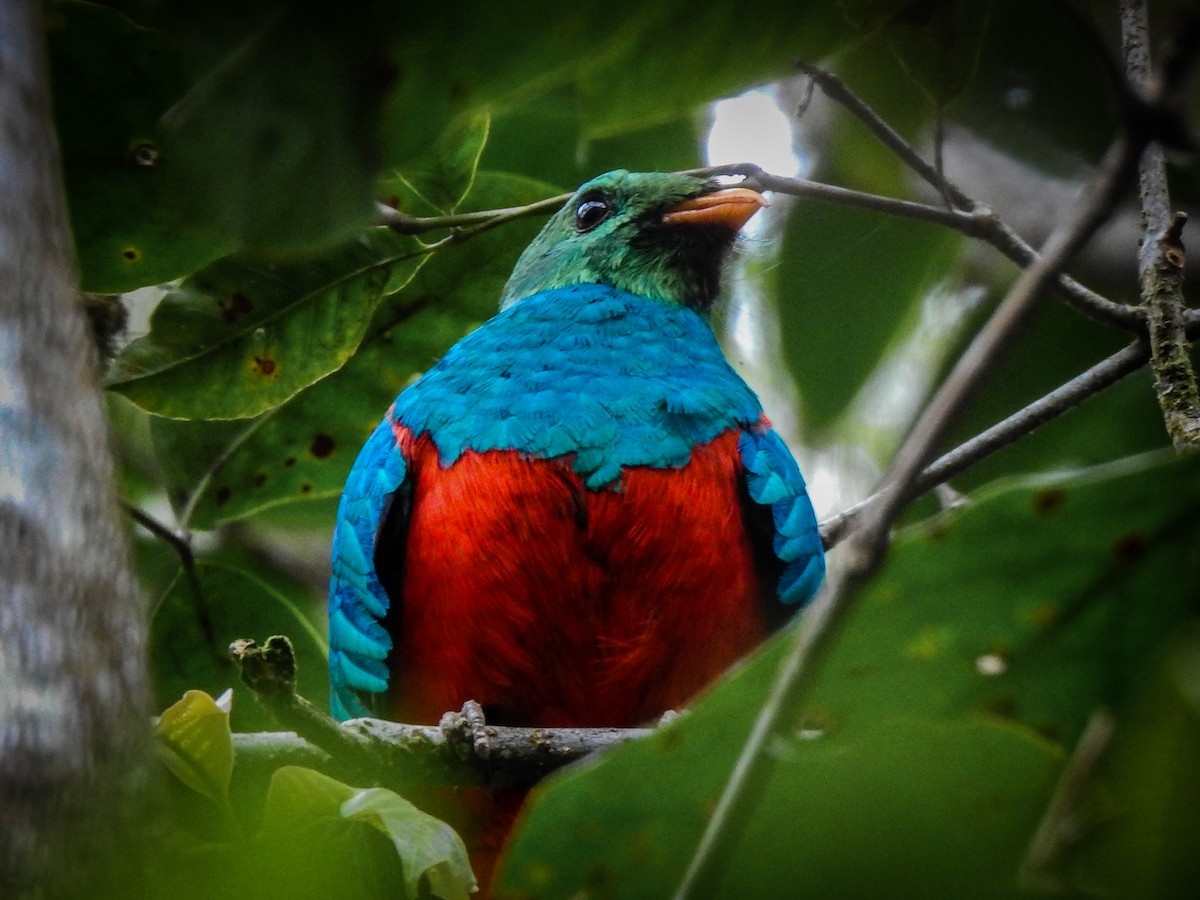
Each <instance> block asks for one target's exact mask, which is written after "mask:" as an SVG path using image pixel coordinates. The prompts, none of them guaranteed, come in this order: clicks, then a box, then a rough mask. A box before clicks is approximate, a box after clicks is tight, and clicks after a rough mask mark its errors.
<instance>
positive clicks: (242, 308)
mask: <svg viewBox="0 0 1200 900" xmlns="http://www.w3.org/2000/svg"><path fill="white" fill-rule="evenodd" d="M427 260H428V256H427V255H425V254H422V253H420V244H419V243H418V241H417V240H416V239H415V238H413V237H408V236H401V235H396V234H393V233H391V232H389V231H386V230H382V229H380V230H375V231H371V232H369V233H367V234H365V235H364V236H363V237H361V238H359V239H356V240H354V241H351V242H348V243H346V244H344V245H342V246H340V247H338V248H336V249H334V250H332V251H329V252H327V253H325V254H324V255H322V256H320V257H318V258H314V259H311V260H308V261H307V262H304V263H293V264H290V265H286V266H285V265H265V264H262V263H255V262H250V261H248V260H240V259H237V258H233V257H230V258H227V259H222V260H219V261H218V262H215V263H213V264H212V265H210V266H208V267H207V268H205V269H203V270H201V271H200V272H198V273H197V274H196V275H194V276H192V277H190V278H187V279H185V280H184V281H183V282H182V283H181V284H180V286H179V287H178V288H176V289H175V290H173V291H172V292H171V293H169V294H168V295H167V296H166V297H165V298H163V300H162V302H161V303H160V304H159V306H158V308H157V309H156V310H155V311H154V315H153V316H152V318H151V320H150V333H149V334H147V335H145V336H144V337H141V338H138V339H137V340H135V341H133V342H132V343H130V344H129V345H128V346H127V347H126V348H125V349H124V351H123V352H122V353H121V354H120V356H118V357H117V360H116V362H115V364H114V367H113V371H112V374H111V376H110V379H109V386H110V388H112V389H113V390H116V391H119V392H120V393H122V394H124V395H125V396H126V397H128V398H129V399H131V400H132V401H133V402H134V403H136V404H138V405H139V406H141V407H142V408H143V409H146V410H148V411H149V412H152V413H155V414H156V415H160V416H169V417H171V418H177V419H240V418H249V417H252V416H255V415H258V414H259V413H261V412H263V411H264V410H267V409H270V408H271V407H273V406H278V405H279V404H281V403H283V402H285V401H286V400H288V399H289V398H291V397H293V396H295V395H296V394H297V393H299V392H300V391H301V390H303V389H304V388H306V387H308V386H309V385H310V384H313V383H314V382H316V381H318V380H319V379H321V378H323V377H324V376H326V375H328V374H329V373H330V372H333V371H336V370H337V369H338V368H340V367H341V366H342V365H344V364H345V362H346V360H348V359H349V358H350V357H351V356H352V355H353V354H354V351H355V350H357V349H358V345H359V343H360V342H361V340H362V338H363V335H364V334H366V331H367V326H368V324H369V323H370V321H371V317H372V315H373V314H374V312H375V309H376V307H377V305H378V304H379V302H380V300H381V299H382V298H384V297H387V296H388V295H390V294H394V293H396V292H397V291H399V290H400V289H402V288H403V287H404V285H405V284H407V283H408V281H409V279H410V278H412V276H413V275H414V274H415V273H416V272H417V270H418V269H420V267H421V266H422V265H423V264H424V263H425V262H426V261H427Z"/></svg>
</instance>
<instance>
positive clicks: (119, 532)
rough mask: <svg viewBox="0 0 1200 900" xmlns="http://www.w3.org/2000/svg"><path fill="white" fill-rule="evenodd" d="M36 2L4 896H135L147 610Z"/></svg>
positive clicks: (15, 346) (18, 255)
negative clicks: (127, 532) (80, 285)
mask: <svg viewBox="0 0 1200 900" xmlns="http://www.w3.org/2000/svg"><path fill="white" fill-rule="evenodd" d="M40 6H41V4H39V3H38V2H37V0H0V896H3V897H6V898H16V897H47V898H49V897H73V896H90V897H95V896H136V894H137V888H136V885H135V884H134V883H130V882H129V881H128V880H127V879H128V877H129V874H130V872H133V871H136V867H135V866H130V867H127V864H128V863H129V862H131V854H130V846H131V844H135V843H136V842H129V841H127V840H124V839H123V838H122V834H123V830H124V827H125V826H127V825H128V823H130V822H133V821H135V820H136V818H137V813H136V811H135V809H136V799H135V798H136V797H137V796H139V795H140V793H141V791H140V785H141V783H142V782H143V780H144V777H145V769H144V768H143V766H142V760H143V758H144V752H145V747H146V732H147V731H148V729H147V719H146V712H147V703H146V697H147V689H146V678H145V675H144V672H143V666H144V620H145V617H144V610H143V609H142V605H141V602H140V600H139V598H138V596H137V592H136V589H135V586H134V583H133V580H132V577H131V574H130V567H129V561H128V557H127V548H126V544H125V538H124V534H123V529H122V522H121V518H120V516H119V513H118V510H117V506H116V500H115V495H114V488H113V464H112V457H111V454H110V452H109V447H108V439H107V432H106V420H105V416H104V411H103V406H102V402H101V394H100V391H99V384H98V366H97V362H96V353H95V348H94V347H93V345H92V342H91V340H90V338H89V336H88V332H87V327H86V324H85V320H84V312H83V307H82V304H81V303H80V300H79V297H78V294H77V291H76V287H75V275H74V266H73V260H72V253H71V242H70V237H69V232H68V228H67V217H66V212H65V207H64V202H63V193H62V186H61V178H60V169H59V156H58V149H57V145H56V141H55V136H54V127H53V117H52V114H51V112H52V111H51V105H50V104H51V101H50V94H49V89H48V82H47V75H46V68H45V60H44V50H43V46H42V34H41V28H40V20H39V19H40V17H39V10H40Z"/></svg>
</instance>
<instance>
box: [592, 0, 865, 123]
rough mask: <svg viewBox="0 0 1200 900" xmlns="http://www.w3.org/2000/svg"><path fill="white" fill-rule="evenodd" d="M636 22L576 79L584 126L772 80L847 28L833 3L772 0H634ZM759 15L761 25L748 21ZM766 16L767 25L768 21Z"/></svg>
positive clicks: (653, 113)
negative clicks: (639, 0) (649, 0)
mask: <svg viewBox="0 0 1200 900" xmlns="http://www.w3.org/2000/svg"><path fill="white" fill-rule="evenodd" d="M632 21H633V22H634V23H636V24H637V25H638V26H639V27H638V28H637V30H636V31H635V33H634V35H633V38H632V40H629V41H627V42H623V43H621V44H619V45H618V46H617V47H616V48H615V49H614V50H613V52H611V53H609V54H607V55H605V56H604V57H603V58H602V59H601V60H600V62H599V63H597V64H596V65H593V66H589V67H587V68H585V69H584V71H583V73H582V74H581V77H580V79H579V93H580V100H581V103H582V107H583V116H584V121H585V128H586V133H587V134H588V135H589V136H591V137H601V136H606V135H613V134H616V133H619V132H621V131H626V130H629V129H633V128H639V127H645V126H647V125H651V124H654V123H657V122H663V121H668V120H670V119H674V118H677V117H679V116H681V115H683V114H685V113H689V112H692V111H694V110H695V109H696V107H698V106H699V105H700V104H702V103H704V102H706V101H709V100H715V99H717V98H719V97H724V96H728V95H731V94H735V93H738V92H740V91H742V90H745V89H746V88H749V87H752V86H755V85H759V84H764V83H766V82H768V81H775V80H777V79H779V78H782V77H784V76H786V75H788V74H790V73H791V72H792V60H793V59H795V58H796V57H797V56H802V57H806V58H809V59H819V58H821V57H823V56H825V55H827V54H829V53H832V52H835V51H836V50H837V49H838V48H839V47H840V46H841V45H842V44H843V43H844V42H845V41H847V40H849V39H851V38H852V37H854V32H853V31H852V30H851V29H850V28H849V26H848V25H847V24H846V22H845V20H844V19H843V17H842V15H841V12H840V11H839V10H838V8H837V6H836V5H835V4H833V3H790V4H782V5H781V4H779V3H775V2H772V0H749V2H747V0H743V2H738V3H731V2H723V3H705V4H697V3H691V2H683V0H675V2H671V3H658V4H654V5H652V6H646V5H644V4H643V5H641V6H640V7H639V8H638V15H637V16H636V17H634V18H633V19H632ZM756 22H761V23H763V27H756V26H752V25H750V24H749V23H756ZM767 23H769V25H768V24H767Z"/></svg>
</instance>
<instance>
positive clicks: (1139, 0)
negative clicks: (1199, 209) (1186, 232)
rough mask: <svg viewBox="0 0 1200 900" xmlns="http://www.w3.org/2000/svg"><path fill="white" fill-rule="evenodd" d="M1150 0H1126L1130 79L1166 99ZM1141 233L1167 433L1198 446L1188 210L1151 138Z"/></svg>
mask: <svg viewBox="0 0 1200 900" xmlns="http://www.w3.org/2000/svg"><path fill="white" fill-rule="evenodd" d="M1149 41H1150V38H1149V29H1148V26H1147V21H1146V3H1145V0H1124V2H1123V3H1122V4H1121V44H1122V48H1123V50H1124V53H1125V67H1126V70H1127V72H1128V75H1129V80H1130V82H1131V83H1132V86H1133V87H1134V88H1135V89H1137V90H1138V91H1139V92H1140V93H1141V95H1142V97H1143V98H1144V100H1145V102H1147V103H1148V104H1153V103H1155V102H1156V101H1161V100H1162V98H1161V97H1160V96H1159V95H1160V94H1161V93H1162V91H1163V90H1164V89H1165V88H1164V86H1163V82H1162V80H1161V79H1159V78H1158V77H1157V76H1156V75H1155V73H1154V71H1153V69H1152V68H1151V64H1150V47H1149ZM1138 195H1139V197H1140V199H1141V206H1142V227H1143V235H1142V242H1141V246H1140V247H1139V248H1138V279H1139V280H1140V282H1141V286H1142V302H1143V305H1144V306H1145V309H1146V313H1147V325H1148V330H1149V335H1150V365H1151V368H1153V370H1154V375H1155V382H1154V388H1155V392H1156V393H1157V394H1158V403H1159V406H1160V407H1162V411H1163V418H1164V420H1165V422H1166V426H1167V433H1168V434H1169V435H1170V436H1171V443H1172V444H1174V445H1175V449H1176V450H1181V451H1182V450H1191V449H1196V448H1197V447H1200V389H1198V388H1197V385H1196V373H1195V371H1194V370H1193V368H1192V361H1191V357H1190V356H1189V355H1188V340H1187V336H1186V334H1185V324H1186V323H1185V318H1184V317H1185V307H1184V302H1183V277H1184V263H1185V256H1184V251H1183V242H1182V241H1181V236H1182V232H1183V226H1184V223H1185V222H1186V221H1187V216H1186V215H1185V214H1184V213H1181V212H1178V213H1175V214H1174V215H1172V213H1171V199H1170V194H1169V192H1168V187H1167V165H1166V157H1165V154H1164V152H1163V148H1162V145H1161V144H1160V143H1158V142H1155V143H1152V144H1150V145H1149V146H1148V147H1147V148H1146V152H1145V153H1144V154H1143V155H1142V160H1141V165H1140V168H1139V178H1138Z"/></svg>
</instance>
